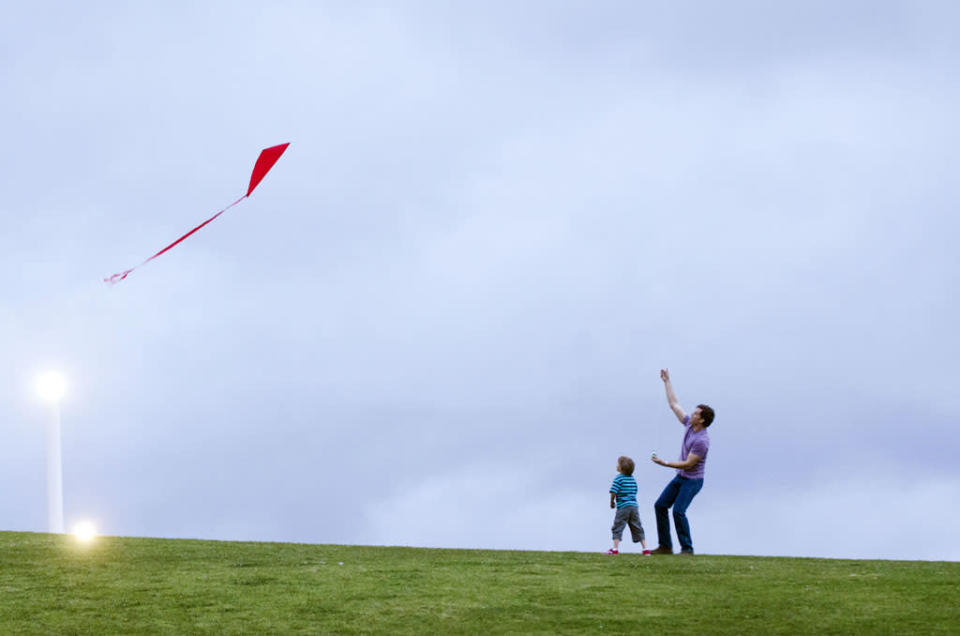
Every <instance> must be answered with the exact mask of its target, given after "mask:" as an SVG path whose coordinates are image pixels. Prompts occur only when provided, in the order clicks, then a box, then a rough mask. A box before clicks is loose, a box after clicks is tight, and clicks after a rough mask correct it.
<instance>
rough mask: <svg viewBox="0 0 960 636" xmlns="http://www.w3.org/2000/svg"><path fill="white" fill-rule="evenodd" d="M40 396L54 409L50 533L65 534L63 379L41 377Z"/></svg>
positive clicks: (49, 456)
mask: <svg viewBox="0 0 960 636" xmlns="http://www.w3.org/2000/svg"><path fill="white" fill-rule="evenodd" d="M38 388H39V391H40V395H41V396H42V397H43V398H44V399H45V400H47V401H48V402H50V404H51V406H52V408H51V412H50V416H49V419H48V421H47V525H48V529H49V532H55V533H58V534H63V458H62V456H61V454H60V399H61V398H62V397H63V392H64V382H63V378H62V377H60V375H59V374H57V373H53V372H50V373H45V374H44V375H42V376H41V377H40V382H39V386H38Z"/></svg>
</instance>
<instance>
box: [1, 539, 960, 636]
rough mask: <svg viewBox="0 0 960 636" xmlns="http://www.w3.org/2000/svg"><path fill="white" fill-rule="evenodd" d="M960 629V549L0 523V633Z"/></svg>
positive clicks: (662, 631) (938, 630) (885, 630)
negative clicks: (336, 538)
mask: <svg viewBox="0 0 960 636" xmlns="http://www.w3.org/2000/svg"><path fill="white" fill-rule="evenodd" d="M639 630H646V631H647V632H648V633H650V632H652V633H667V632H670V633H677V634H680V633H693V634H701V633H744V632H748V633H756V634H765V633H811V634H812V633H817V634H820V633H865V632H868V633H889V634H905V633H911V634H916V633H954V634H956V633H960V563H951V562H900V561H846V560H828V559H786V558H760V557H738V556H711V555H697V556H695V557H684V556H659V557H641V556H639V555H635V554H624V555H621V556H618V557H609V556H606V555H603V554H587V553H578V552H511V551H489V550H428V549H416V548H381V547H364V546H333V545H304V544H285V543H234V542H218V541H194V540H173V539H133V538H118V537H100V538H98V539H97V540H96V541H95V542H94V543H93V544H91V545H87V546H82V545H80V544H78V543H77V542H76V540H75V539H73V537H70V536H56V535H48V534H34V533H20V532H0V632H2V633H18V634H19V633H23V634H51V633H57V634H106V633H169V634H183V633H210V634H221V633H298V632H299V633H329V632H337V633H391V634H394V633H429V632H432V633H435V634H448V633H520V632H523V633H531V632H540V633H582V632H591V633H607V632H611V633H626V632H629V631H639Z"/></svg>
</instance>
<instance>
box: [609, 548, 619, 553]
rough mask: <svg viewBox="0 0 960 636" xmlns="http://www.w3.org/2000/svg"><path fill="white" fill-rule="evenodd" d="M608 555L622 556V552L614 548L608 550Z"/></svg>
mask: <svg viewBox="0 0 960 636" xmlns="http://www.w3.org/2000/svg"><path fill="white" fill-rule="evenodd" d="M607 554H620V550H614V549H613V548H610V549H609V550H607Z"/></svg>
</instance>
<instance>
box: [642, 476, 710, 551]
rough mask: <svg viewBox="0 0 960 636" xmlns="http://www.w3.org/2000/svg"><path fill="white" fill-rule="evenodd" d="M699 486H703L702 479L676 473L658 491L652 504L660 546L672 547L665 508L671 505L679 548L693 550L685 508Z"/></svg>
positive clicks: (698, 489) (668, 520)
mask: <svg viewBox="0 0 960 636" xmlns="http://www.w3.org/2000/svg"><path fill="white" fill-rule="evenodd" d="M701 488H703V480H702V479H687V478H686V477H681V476H680V475H677V476H676V477H674V478H673V481H671V482H670V483H669V484H667V487H666V488H664V489H663V492H662V493H660V498H659V499H657V503H655V504H653V509H654V510H655V511H656V512H657V536H658V538H659V539H660V547H663V548H671V549H672V548H673V541H672V540H671V539H670V519H669V518H668V517H667V510H668V509H669V508H670V506H673V522H674V524H675V525H676V526H677V538H678V539H680V549H681V550H682V551H684V552H693V540H692V539H691V538H690V523H689V522H688V521H687V508H688V507H689V506H690V502H691V501H693V498H694V497H695V496H696V495H697V493H698V492H700V489H701Z"/></svg>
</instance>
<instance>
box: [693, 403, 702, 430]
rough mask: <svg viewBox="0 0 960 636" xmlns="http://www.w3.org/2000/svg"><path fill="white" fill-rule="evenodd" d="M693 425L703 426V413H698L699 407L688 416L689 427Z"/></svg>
mask: <svg viewBox="0 0 960 636" xmlns="http://www.w3.org/2000/svg"><path fill="white" fill-rule="evenodd" d="M694 424H696V425H703V413H701V412H700V407H699V406H698V407H697V408H696V409H694V411H693V413H691V414H690V426H693V425H694Z"/></svg>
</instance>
